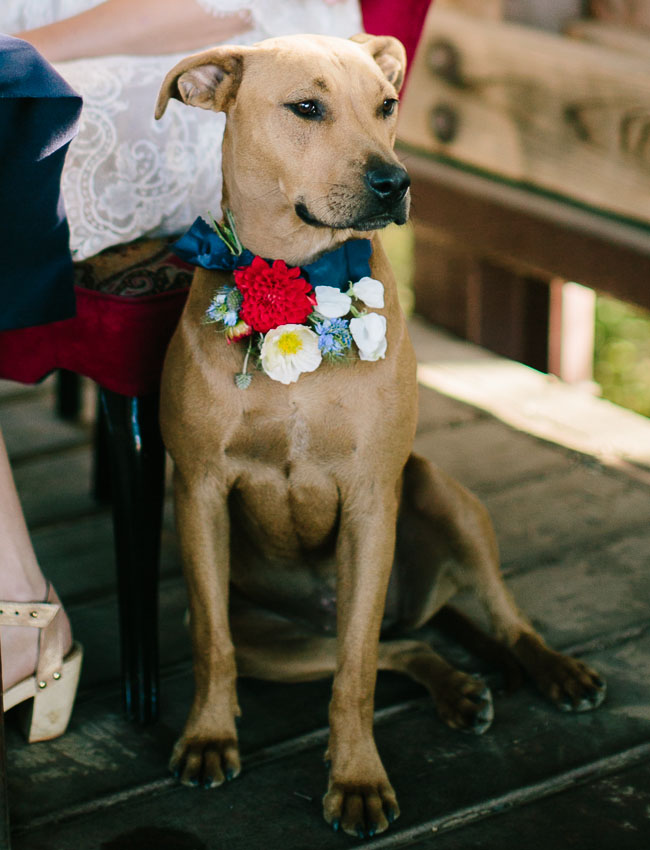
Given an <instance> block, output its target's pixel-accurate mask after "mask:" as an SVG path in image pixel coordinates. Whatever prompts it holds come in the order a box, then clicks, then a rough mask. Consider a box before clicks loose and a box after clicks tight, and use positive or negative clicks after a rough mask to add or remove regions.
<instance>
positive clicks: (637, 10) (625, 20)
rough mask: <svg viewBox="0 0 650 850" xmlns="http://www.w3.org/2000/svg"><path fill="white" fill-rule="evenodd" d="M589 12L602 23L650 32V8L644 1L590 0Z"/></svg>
mask: <svg viewBox="0 0 650 850" xmlns="http://www.w3.org/2000/svg"><path fill="white" fill-rule="evenodd" d="M589 5H590V11H591V13H592V14H593V15H594V16H595V17H596V18H599V19H601V20H603V21H612V22H615V23H619V24H625V25H627V26H633V27H638V28H641V29H645V30H650V7H649V6H648V4H647V3H646V2H645V0H590V4H589Z"/></svg>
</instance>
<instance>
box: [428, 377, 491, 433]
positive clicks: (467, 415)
mask: <svg viewBox="0 0 650 850" xmlns="http://www.w3.org/2000/svg"><path fill="white" fill-rule="evenodd" d="M482 416H483V414H482V413H481V412H480V411H478V410H476V408H474V407H470V406H469V405H467V404H462V403H460V402H458V401H455V400H454V399H451V398H448V397H447V396H444V395H442V394H441V393H437V392H435V391H434V390H430V389H429V388H428V387H422V386H421V387H419V413H418V432H420V433H422V432H424V431H432V430H434V429H435V430H436V431H440V430H441V429H445V428H447V427H449V426H450V425H459V424H461V423H462V422H473V421H475V420H476V419H479V418H481V417H482Z"/></svg>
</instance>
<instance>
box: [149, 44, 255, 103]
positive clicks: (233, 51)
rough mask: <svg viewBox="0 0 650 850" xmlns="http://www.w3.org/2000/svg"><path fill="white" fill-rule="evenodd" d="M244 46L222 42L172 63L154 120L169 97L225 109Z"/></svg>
mask: <svg viewBox="0 0 650 850" xmlns="http://www.w3.org/2000/svg"><path fill="white" fill-rule="evenodd" d="M249 50H250V48H249V49H247V48H245V47H234V46H228V45H224V46H223V47H214V48H212V49H211V50H205V51H203V52H202V53H194V54H193V55H192V56H187V57H186V58H185V59H181V61H180V62H179V63H178V64H177V65H175V66H174V67H173V68H172V69H171V71H170V72H169V73H168V74H167V76H166V77H165V79H164V80H163V83H162V86H161V87H160V93H159V95H158V101H157V102H156V112H155V116H156V119H158V118H161V117H162V115H163V113H164V112H165V109H166V108H167V104H168V102H169V99H170V98H171V97H174V98H176V99H177V100H182V101H183V103H187V104H188V105H189V106H199V107H200V108H201V109H212V110H214V111H215V112H225V111H226V110H227V109H228V107H229V106H230V105H231V104H232V103H233V102H234V100H235V97H236V95H237V89H238V88H239V83H240V82H241V78H242V75H243V70H244V54H245V53H246V52H248V51H249Z"/></svg>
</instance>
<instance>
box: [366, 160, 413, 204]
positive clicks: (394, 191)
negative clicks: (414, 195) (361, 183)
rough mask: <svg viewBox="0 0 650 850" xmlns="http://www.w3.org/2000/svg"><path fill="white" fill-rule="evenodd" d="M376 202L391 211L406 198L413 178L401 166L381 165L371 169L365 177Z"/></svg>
mask: <svg viewBox="0 0 650 850" xmlns="http://www.w3.org/2000/svg"><path fill="white" fill-rule="evenodd" d="M364 180H365V184H366V186H367V187H368V189H369V190H370V193H371V196H372V198H373V200H374V201H376V202H379V203H380V204H381V205H382V206H383V207H384V208H386V209H390V208H392V207H394V206H395V205H397V204H399V202H400V201H401V200H403V198H404V197H405V196H406V193H407V192H408V190H409V186H410V185H411V178H410V177H409V176H408V174H407V173H406V171H405V170H404V169H403V168H402V167H401V166H400V165H380V166H377V167H375V168H370V169H368V171H366V173H365V176H364Z"/></svg>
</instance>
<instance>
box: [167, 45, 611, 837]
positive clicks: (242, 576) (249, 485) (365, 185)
mask: <svg viewBox="0 0 650 850" xmlns="http://www.w3.org/2000/svg"><path fill="white" fill-rule="evenodd" d="M404 64H405V58H404V51H403V48H402V46H401V45H400V44H399V42H397V41H396V40H395V39H392V38H389V37H381V38H379V37H370V36H358V37H355V38H354V39H352V40H349V41H347V40H341V39H331V38H323V37H312V36H294V37H289V38H280V39H272V40H269V41H266V42H262V43H261V44H259V45H257V46H254V47H249V48H244V47H219V48H215V49H213V50H209V51H207V52H205V53H202V54H197V55H195V56H190V57H189V58H187V59H185V60H184V61H182V62H181V63H180V64H179V65H177V66H176V67H175V68H174V69H173V70H172V71H171V72H170V73H169V74H168V76H167V78H166V79H165V81H164V83H163V86H162V90H161V93H160V97H159V101H158V105H157V111H156V115H157V117H160V116H161V115H162V113H163V112H164V110H165V107H166V105H167V101H168V99H169V98H170V97H175V98H178V99H180V100H183V101H185V102H186V103H188V104H190V105H192V106H200V107H202V108H204V109H211V110H214V111H216V112H219V111H224V112H226V113H227V129H226V135H225V139H224V144H223V172H224V199H223V207H224V210H225V209H229V210H230V211H231V212H232V214H233V217H234V221H235V223H236V227H237V232H238V235H239V237H240V239H241V242H242V243H243V245H244V246H246V248H248V249H250V251H252V252H253V253H255V254H258V255H260V256H262V257H266V258H283V259H284V260H286V262H287V263H288V264H290V265H305V264H307V263H310V262H311V261H312V260H313V259H314V258H315V257H317V256H318V255H320V254H322V253H323V252H326V251H329V250H331V249H334V248H336V247H337V246H339V245H341V244H342V243H343V242H345V241H346V240H349V239H351V238H360V237H367V236H369V235H372V231H375V230H377V229H379V228H381V227H384V226H385V225H386V224H388V223H389V222H391V221H398V222H401V223H403V222H404V221H405V219H406V217H407V214H408V178H407V177H406V173H405V171H404V169H403V168H402V166H401V165H400V164H399V163H398V161H397V159H396V157H395V154H394V153H393V143H394V139H395V124H396V109H395V103H396V100H397V93H398V91H399V88H400V85H401V82H402V80H403V75H404ZM372 246H373V253H372V258H371V270H372V277H373V278H376V279H379V280H380V281H382V282H383V283H384V286H385V307H384V308H383V309H379V310H378V311H377V312H379V313H380V314H382V315H384V316H385V317H386V322H387V342H388V347H387V351H386V354H385V357H384V358H383V359H378V360H377V361H376V362H368V361H364V360H361V359H356V358H355V359H352V360H351V362H349V363H346V364H323V365H321V366H320V368H318V369H316V371H314V372H311V373H309V374H303V375H302V376H301V377H300V379H299V380H298V381H297V382H295V383H292V384H290V385H287V386H284V385H282V384H280V383H278V382H277V381H273V380H271V379H270V378H269V377H268V376H267V375H264V374H258V375H256V376H255V378H254V380H253V382H252V384H251V386H250V387H249V388H248V389H246V390H245V391H243V390H241V389H238V388H237V387H236V386H235V384H234V382H233V375H234V374H235V373H237V372H239V371H240V370H241V368H242V360H243V357H244V348H243V347H242V346H240V345H239V344H237V345H226V344H225V341H224V339H223V336H222V335H220V334H218V333H216V332H215V329H214V328H212V327H210V326H209V325H206V324H205V322H204V316H205V313H206V309H207V308H208V306H209V304H210V301H211V298H212V297H213V294H214V291H215V289H216V288H218V287H219V286H223V285H224V284H225V283H232V276H231V275H229V274H227V273H224V272H215V271H207V270H204V269H199V270H197V272H196V274H195V277H194V282H193V284H192V288H191V292H190V297H189V300H188V303H187V306H186V308H185V312H184V314H183V317H182V319H181V323H180V326H179V328H178V330H177V331H176V334H175V336H174V338H173V340H172V342H171V345H170V348H169V352H168V355H167V360H166V364H165V371H164V377H163V393H162V410H161V421H162V429H163V436H164V439H165V443H166V445H167V448H168V449H169V451H170V453H171V455H172V456H173V458H174V461H175V478H174V485H175V499H176V517H177V524H178V531H179V536H180V543H181V550H182V557H183V563H184V569H185V574H186V579H187V585H188V590H189V597H190V611H191V632H192V642H193V649H194V667H195V677H196V691H195V697H194V702H193V704H192V708H191V711H190V714H189V718H188V720H187V724H186V726H185V730H184V732H183V734H182V736H181V738H180V740H179V741H178V743H177V744H176V746H175V748H174V752H173V755H172V759H171V767H172V769H173V770H174V771H176V772H177V773H178V775H179V776H180V777H181V780H182V781H183V783H185V784H195V785H196V784H202V785H204V786H207V787H210V786H215V785H219V784H221V782H223V781H224V779H229V778H232V777H234V776H236V775H237V774H238V773H239V769H240V762H239V753H238V747H237V733H236V731H235V717H236V716H237V715H238V714H239V708H238V704H237V695H236V687H235V683H236V677H237V673H238V672H239V673H242V674H244V675H253V676H258V677H262V678H269V679H281V680H285V681H301V680H307V679H313V678H317V677H319V676H326V675H330V674H334V682H333V690H332V700H331V704H330V740H329V747H328V754H327V758H328V760H329V761H330V764H331V769H330V778H329V787H328V790H327V793H326V794H325V797H324V803H323V805H324V815H325V819H326V820H327V822H328V823H330V824H332V825H333V826H334V828H335V829H338V828H339V826H340V827H341V828H342V829H343V830H345V832H347V833H350V834H352V835H367V836H370V835H374V834H375V833H378V832H381V831H383V830H385V829H386V828H387V827H388V823H389V821H391V820H393V819H394V818H395V817H397V815H398V814H399V809H398V806H397V801H396V798H395V793H394V791H393V789H392V787H391V785H390V782H389V781H388V777H387V775H386V772H385V770H384V767H383V765H382V763H381V760H380V758H379V755H378V753H377V749H376V746H375V742H374V738H373V728H372V727H373V694H374V687H375V679H376V671H377V669H378V668H380V669H390V670H396V671H400V672H403V673H406V674H408V675H409V676H411V677H413V678H414V679H416V680H417V681H418V682H421V683H422V684H423V685H424V686H425V687H426V688H428V690H429V691H430V693H431V695H432V697H433V700H434V702H435V704H436V707H437V709H438V711H439V713H440V714H441V716H442V717H443V719H444V720H445V721H446V722H447V723H448V724H449V725H450V726H453V727H455V728H466V729H473V730H474V731H478V732H481V731H484V730H485V729H486V728H487V726H488V725H489V723H490V721H491V718H492V711H491V701H490V696H489V691H488V690H487V688H486V687H485V685H484V684H483V683H482V682H479V681H477V680H476V679H475V678H473V677H471V676H469V675H467V674H465V673H462V672H459V671H457V670H454V669H453V668H452V667H450V665H449V664H447V663H446V662H445V661H444V660H443V659H442V658H440V657H439V656H438V655H436V654H435V653H434V651H433V650H432V649H431V647H430V646H428V645H427V644H425V643H423V642H417V641H414V640H390V641H383V640H382V641H381V642H380V640H379V638H380V631H381V630H382V626H385V625H387V624H390V625H391V627H392V633H393V634H394V633H395V630H396V628H397V627H405V628H406V627H408V628H414V627H418V626H421V625H422V624H424V623H426V622H427V621H428V620H430V618H431V617H433V615H434V614H435V613H436V611H438V610H439V609H440V607H441V606H443V605H444V604H445V602H446V601H447V600H448V599H449V598H450V597H451V596H452V595H453V594H454V593H456V592H457V591H458V590H460V589H462V588H466V587H471V588H473V589H474V590H475V592H476V593H477V595H478V597H479V599H480V600H481V601H482V602H483V603H484V605H485V606H486V608H487V610H488V612H489V614H490V617H491V620H492V623H493V625H494V629H495V631H496V635H497V638H498V640H500V641H501V642H502V643H503V644H505V645H506V646H507V647H509V648H511V650H512V651H513V652H514V653H515V655H516V656H517V658H518V659H519V661H520V662H521V664H522V665H523V667H524V668H525V669H526V670H527V671H528V673H529V674H530V675H531V676H532V677H533V679H534V680H535V682H536V683H537V685H538V686H539V688H540V689H541V690H542V692H543V693H544V694H546V695H547V696H548V697H550V698H551V699H552V700H553V701H554V702H555V703H556V704H557V705H558V706H559V707H560V708H562V709H563V710H572V709H573V710H577V711H582V710H586V709H589V708H593V707H595V706H596V705H598V704H599V703H600V702H601V701H602V698H603V696H604V685H603V683H602V682H601V681H600V680H599V679H598V677H597V676H596V674H595V673H594V672H593V671H592V670H590V669H589V668H587V667H586V666H585V665H584V664H582V663H581V662H579V661H575V660H573V659H570V658H567V657H565V656H562V655H560V654H558V653H556V652H553V651H552V650H550V649H549V648H548V647H547V646H546V645H545V644H544V642H543V640H542V639H541V638H540V637H539V636H538V635H537V634H536V633H535V631H534V630H533V628H532V626H531V625H530V623H529V622H528V621H527V620H526V619H525V618H524V617H523V616H522V615H521V614H520V613H519V611H518V610H517V608H516V607H515V604H514V602H513V601H512V599H511V597H510V595H509V593H508V591H507V590H506V588H505V586H504V584H503V581H502V579H501V577H500V574H499V564H498V554H497V546H496V542H495V538H494V534H493V531H492V527H491V524H490V520H489V518H488V515H487V512H486V510H485V509H484V508H483V506H482V505H481V504H480V503H479V502H478V501H477V499H476V498H475V497H473V496H472V495H471V494H470V493H468V492H467V491H466V490H465V489H463V487H461V486H460V485H459V484H458V483H456V482H455V481H453V480H452V479H450V478H449V477H448V476H447V475H445V473H444V472H441V471H440V470H438V469H436V468H434V467H433V466H432V465H431V464H430V463H428V462H427V461H425V460H423V459H422V458H420V457H417V456H416V455H413V454H412V453H411V446H412V441H413V436H414V432H415V424H416V398H417V386H416V375H415V358H414V354H413V350H412V347H411V343H410V341H409V338H408V334H407V330H406V325H405V321H404V318H403V316H402V314H401V312H400V309H399V306H398V302H397V295H396V290H395V284H394V280H393V276H392V274H391V270H390V268H389V265H388V263H387V261H386V258H385V256H384V253H383V251H382V248H381V244H380V242H379V240H378V238H377V237H376V236H372ZM391 575H392V578H391ZM389 581H390V588H389ZM229 591H230V593H229ZM387 594H388V602H386V599H387ZM229 597H230V598H229Z"/></svg>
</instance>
